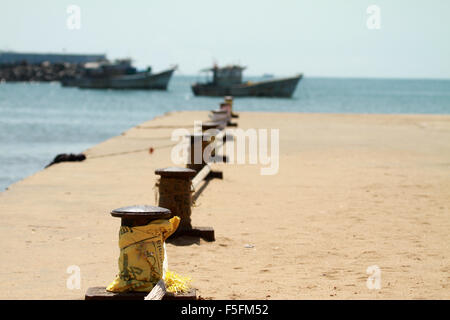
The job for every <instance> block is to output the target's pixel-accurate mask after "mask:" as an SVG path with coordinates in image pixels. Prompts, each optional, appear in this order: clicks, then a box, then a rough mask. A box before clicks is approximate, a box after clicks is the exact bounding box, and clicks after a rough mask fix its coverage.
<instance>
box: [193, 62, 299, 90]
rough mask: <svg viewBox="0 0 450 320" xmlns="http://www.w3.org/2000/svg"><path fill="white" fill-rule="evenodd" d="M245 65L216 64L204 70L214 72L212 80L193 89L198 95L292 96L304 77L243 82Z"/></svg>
mask: <svg viewBox="0 0 450 320" xmlns="http://www.w3.org/2000/svg"><path fill="white" fill-rule="evenodd" d="M244 69H245V67H242V66H238V65H231V66H226V67H222V68H219V67H217V66H214V67H212V68H207V69H204V70H202V71H203V72H212V75H213V78H212V81H209V82H206V83H194V84H193V85H192V91H193V92H194V95H196V96H228V95H230V96H235V97H284V98H290V97H292V95H293V93H294V91H295V89H296V88H297V84H298V82H299V81H300V79H301V78H302V77H303V74H299V75H296V76H293V77H289V78H279V79H268V80H263V81H258V82H250V81H247V82H243V81H242V71H243V70H244Z"/></svg>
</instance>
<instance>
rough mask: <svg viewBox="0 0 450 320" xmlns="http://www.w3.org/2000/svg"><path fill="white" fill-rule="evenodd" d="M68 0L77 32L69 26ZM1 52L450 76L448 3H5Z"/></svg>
mask: <svg viewBox="0 0 450 320" xmlns="http://www.w3.org/2000/svg"><path fill="white" fill-rule="evenodd" d="M70 5H76V6H78V7H79V8H80V20H79V21H80V29H70V28H68V26H67V20H68V19H69V18H70V16H71V14H70V13H67V8H68V6H70ZM370 5H376V6H377V7H378V8H379V20H378V21H380V28H379V29H369V28H368V27H367V20H368V19H372V20H370V21H373V18H374V16H373V12H372V13H367V8H368V7H369V6H370ZM0 50H3V51H8V50H11V51H18V52H22V51H25V52H54V53H61V52H67V53H106V54H107V56H108V57H109V58H111V59H115V58H123V57H131V58H132V59H133V61H134V63H135V65H136V66H138V67H140V68H143V67H146V66H148V65H151V66H152V67H153V70H154V71H159V70H163V69H165V68H167V67H169V66H170V65H173V64H178V66H179V71H178V74H184V75H195V74H198V71H199V70H200V69H202V68H204V67H209V66H211V65H212V64H213V63H214V62H216V63H218V64H219V65H226V64H231V63H240V64H243V65H245V66H247V70H246V75H262V74H264V73H270V74H274V75H283V76H288V75H293V74H297V73H304V74H305V76H311V77H365V78H366V77H367V78H369V77H376V78H445V79H448V78H450V1H449V0H409V1H406V0H371V1H366V0H309V1H302V0H278V1H275V0H272V1H267V0H258V1H253V0H245V1H244V0H239V1H236V0H227V1H223V0H221V1H217V0H190V1H186V0H159V1H155V0H127V1H106V0H90V1H88V0H71V1H65V0H39V1H32V0H14V1H1V2H0Z"/></svg>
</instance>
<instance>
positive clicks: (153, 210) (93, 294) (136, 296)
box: [85, 205, 197, 300]
mask: <svg viewBox="0 0 450 320" xmlns="http://www.w3.org/2000/svg"><path fill="white" fill-rule="evenodd" d="M111 215H112V216H113V217H117V218H120V219H121V226H122V227H128V228H133V227H139V226H146V225H148V224H149V223H151V222H152V221H154V220H160V219H169V218H171V217H172V213H171V211H170V210H169V209H166V208H162V207H155V206H150V205H136V206H129V207H123V208H119V209H115V210H113V211H111ZM149 241H150V240H149ZM159 246H160V247H161V248H162V246H163V243H161V244H159ZM143 254H144V253H143ZM126 271H127V272H128V271H129V270H128V269H127V270H126ZM132 271H136V270H132ZM131 273H132V272H130V274H131ZM147 294H148V292H134V291H127V292H109V291H106V287H92V288H89V289H88V290H87V292H86V295H85V300H144V298H145V296H147ZM196 299H197V293H196V290H195V289H191V290H190V291H189V292H186V293H182V294H174V293H170V292H166V294H165V296H164V297H163V300H196Z"/></svg>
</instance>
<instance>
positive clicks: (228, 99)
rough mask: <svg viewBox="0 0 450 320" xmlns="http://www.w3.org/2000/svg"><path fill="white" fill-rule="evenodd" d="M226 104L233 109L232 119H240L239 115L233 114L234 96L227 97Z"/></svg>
mask: <svg viewBox="0 0 450 320" xmlns="http://www.w3.org/2000/svg"><path fill="white" fill-rule="evenodd" d="M225 103H227V104H229V105H230V107H231V117H232V118H239V115H238V114H236V113H234V112H233V97H232V96H226V97H225Z"/></svg>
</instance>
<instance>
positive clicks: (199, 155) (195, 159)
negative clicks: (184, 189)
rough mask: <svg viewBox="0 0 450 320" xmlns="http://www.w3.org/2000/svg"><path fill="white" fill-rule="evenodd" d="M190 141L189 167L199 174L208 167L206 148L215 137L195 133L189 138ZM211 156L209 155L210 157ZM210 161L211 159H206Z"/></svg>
mask: <svg viewBox="0 0 450 320" xmlns="http://www.w3.org/2000/svg"><path fill="white" fill-rule="evenodd" d="M188 138H189V140H190V146H189V159H188V160H189V161H188V164H187V167H188V168H189V169H192V170H195V171H196V172H199V171H200V170H202V169H203V167H204V166H205V165H206V163H207V161H205V159H204V157H203V153H204V151H205V149H206V147H207V146H208V145H209V144H210V143H211V142H212V138H213V136H212V135H210V134H208V133H206V132H205V133H194V134H191V135H189V136H188ZM210 156H211V155H209V157H210ZM206 160H208V161H209V160H210V158H208V159H206Z"/></svg>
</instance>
